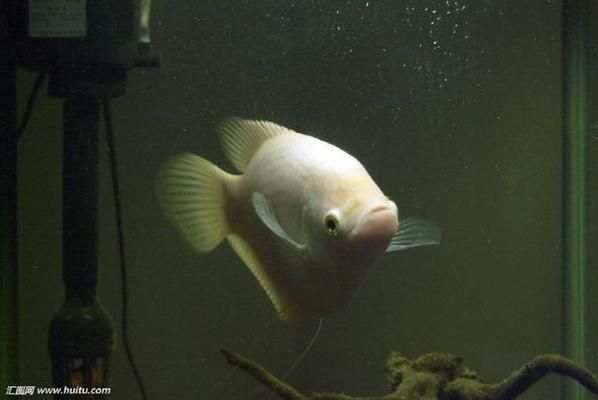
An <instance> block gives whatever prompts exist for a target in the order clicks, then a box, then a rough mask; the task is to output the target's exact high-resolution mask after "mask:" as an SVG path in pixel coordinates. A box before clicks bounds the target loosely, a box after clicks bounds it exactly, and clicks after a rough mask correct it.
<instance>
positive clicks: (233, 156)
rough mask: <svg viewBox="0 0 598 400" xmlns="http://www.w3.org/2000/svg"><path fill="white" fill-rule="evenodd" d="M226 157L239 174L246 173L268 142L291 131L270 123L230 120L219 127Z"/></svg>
mask: <svg viewBox="0 0 598 400" xmlns="http://www.w3.org/2000/svg"><path fill="white" fill-rule="evenodd" d="M217 131H218V132H219V134H220V140H221V142H222V147H223V148H224V152H225V153H226V156H227V157H228V159H229V160H230V161H231V163H232V164H233V165H234V166H235V168H236V169H237V170H238V171H239V172H244V171H245V168H247V165H248V164H249V162H250V161H251V158H252V157H253V155H254V154H255V153H256V151H257V150H258V149H259V148H260V146H261V145H262V143H263V142H265V141H266V140H268V139H270V138H272V137H274V136H278V135H282V134H287V133H294V131H292V130H291V129H288V128H285V127H283V126H280V125H277V124H275V123H273V122H268V121H254V120H247V119H242V118H229V119H227V120H225V121H224V122H223V123H221V124H220V125H219V126H218V127H217Z"/></svg>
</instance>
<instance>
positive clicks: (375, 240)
mask: <svg viewBox="0 0 598 400" xmlns="http://www.w3.org/2000/svg"><path fill="white" fill-rule="evenodd" d="M398 228H399V220H398V216H397V212H396V209H395V208H393V207H391V206H390V205H389V204H388V203H385V204H378V205H374V206H372V207H370V208H368V209H366V210H365V211H364V212H363V214H362V215H361V217H360V218H359V220H358V221H357V224H355V227H354V228H353V230H352V231H351V233H350V234H349V239H350V241H351V242H354V243H356V244H363V245H365V246H366V247H368V248H381V249H386V247H388V244H389V243H390V239H391V238H392V236H393V235H394V234H395V232H396V231H397V229H398Z"/></svg>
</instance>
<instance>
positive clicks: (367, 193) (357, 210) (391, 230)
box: [304, 174, 399, 272]
mask: <svg viewBox="0 0 598 400" xmlns="http://www.w3.org/2000/svg"><path fill="white" fill-rule="evenodd" d="M341 183H342V184H340V185H336V186H331V190H330V191H329V192H327V193H325V194H323V195H321V197H319V198H318V199H317V200H315V201H311V203H312V204H311V207H308V210H307V213H306V214H307V215H304V226H305V227H306V233H307V235H306V240H307V247H308V248H309V250H310V253H311V255H312V257H313V258H314V259H316V261H319V262H321V263H323V264H328V265H330V264H335V265H336V266H338V267H339V268H352V267H351V266H353V265H355V267H354V268H356V269H363V270H364V272H365V271H367V270H369V269H370V267H371V266H372V265H373V263H374V262H375V261H376V259H377V258H378V257H379V256H380V255H382V254H383V253H384V251H385V250H386V248H387V247H388V245H389V243H390V240H391V238H392V237H393V235H394V234H395V232H396V231H397V229H398V227H399V221H398V210H397V206H396V204H395V203H394V202H393V201H392V200H390V199H389V198H388V197H386V196H385V195H384V193H383V192H382V191H381V190H380V189H379V188H378V186H377V185H376V184H375V183H374V181H373V180H372V179H371V178H370V177H369V175H364V174H360V175H358V176H355V177H348V178H346V179H344V180H343V181H342V182H341Z"/></svg>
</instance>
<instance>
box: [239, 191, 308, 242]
mask: <svg viewBox="0 0 598 400" xmlns="http://www.w3.org/2000/svg"><path fill="white" fill-rule="evenodd" d="M251 202H252V203H253V207H254V208H255V212H256V214H257V216H258V217H259V218H260V220H261V221H262V222H263V223H264V225H266V226H267V227H268V229H270V230H271V231H272V232H274V233H275V234H276V236H278V237H279V238H280V239H281V240H282V242H283V244H284V245H285V246H288V247H291V248H293V249H296V250H303V249H304V248H305V246H304V245H303V244H301V243H298V242H297V241H295V240H294V239H293V238H292V237H290V236H289V234H288V233H287V232H286V231H285V230H284V228H283V227H282V226H280V223H279V222H278V219H277V218H276V215H275V214H274V210H273V209H272V206H270V202H269V201H268V199H266V198H265V197H264V195H263V194H261V193H259V192H255V193H253V195H251Z"/></svg>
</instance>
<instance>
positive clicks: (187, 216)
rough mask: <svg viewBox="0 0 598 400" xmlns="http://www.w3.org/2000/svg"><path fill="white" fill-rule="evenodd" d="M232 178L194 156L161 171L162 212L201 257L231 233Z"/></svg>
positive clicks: (158, 189)
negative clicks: (229, 202) (228, 206)
mask: <svg viewBox="0 0 598 400" xmlns="http://www.w3.org/2000/svg"><path fill="white" fill-rule="evenodd" d="M230 178H231V175H230V174H228V173H226V172H224V171H223V170H221V169H220V168H218V167H217V166H216V165H214V164H212V163H211V162H209V161H207V160H205V159H203V158H201V157H199V156H196V155H194V154H190V153H183V154H178V155H176V156H174V157H172V158H171V159H170V160H168V161H167V162H166V163H165V164H164V165H163V166H162V168H161V169H160V172H159V173H158V178H157V180H156V192H157V194H158V199H159V201H160V205H161V206H162V210H163V211H164V213H165V214H166V216H167V217H168V219H169V220H170V221H171V222H172V224H173V225H174V226H175V227H176V228H177V229H178V230H179V231H180V232H181V233H182V234H183V236H184V237H185V238H186V239H187V241H188V242H189V244H191V246H192V247H193V248H194V249H195V250H197V251H198V252H200V253H205V252H208V251H210V250H212V249H214V248H215V247H216V246H218V245H219V244H220V242H222V240H223V239H224V238H225V237H226V235H227V234H228V233H229V224H228V221H227V217H226V215H227V213H226V209H225V207H226V204H227V190H226V187H227V185H226V183H227V180H229V179H230Z"/></svg>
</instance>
